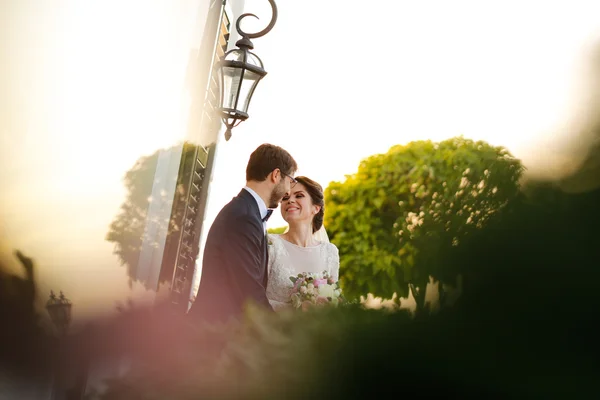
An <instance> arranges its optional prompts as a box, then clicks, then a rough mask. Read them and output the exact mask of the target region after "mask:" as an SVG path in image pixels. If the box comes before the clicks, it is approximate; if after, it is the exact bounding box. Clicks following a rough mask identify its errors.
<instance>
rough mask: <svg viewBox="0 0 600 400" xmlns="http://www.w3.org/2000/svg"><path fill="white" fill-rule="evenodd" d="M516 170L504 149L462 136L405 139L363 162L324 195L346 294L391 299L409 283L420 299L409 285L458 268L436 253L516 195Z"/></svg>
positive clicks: (445, 276)
mask: <svg viewBox="0 0 600 400" xmlns="http://www.w3.org/2000/svg"><path fill="white" fill-rule="evenodd" d="M522 171H523V167H522V166H521V163H520V162H519V161H518V160H517V159H515V158H514V157H512V156H511V155H510V154H509V152H508V151H507V150H506V149H504V148H502V147H494V146H491V145H489V144H487V143H485V142H481V141H477V142H476V141H473V140H468V139H464V138H462V137H457V138H453V139H449V140H445V141H443V142H440V143H434V142H431V141H417V142H411V143H409V144H407V145H406V146H394V147H392V148H391V149H390V150H389V151H388V152H387V153H385V154H377V155H374V156H371V157H369V158H367V159H365V160H363V161H362V162H361V164H360V166H359V168H358V172H357V173H355V174H353V175H348V176H347V177H346V180H345V181H344V182H332V183H331V184H330V185H329V186H328V187H327V189H326V193H325V199H326V200H325V201H326V204H327V212H326V214H325V225H326V226H327V230H328V233H329V236H330V238H331V241H332V242H333V243H335V244H336V245H337V246H338V248H339V250H340V255H341V257H340V261H341V265H340V283H341V286H342V288H343V289H344V291H345V293H346V295H347V296H348V297H357V296H359V295H364V294H366V293H373V294H374V295H376V296H381V297H384V298H390V297H391V296H392V294H393V293H394V292H396V293H397V294H398V295H399V296H406V295H407V289H408V288H409V287H410V288H411V289H413V295H414V296H415V299H416V300H417V304H418V306H419V305H422V304H423V301H424V298H423V297H424V296H421V295H419V292H417V291H416V290H414V288H415V286H416V287H420V288H421V289H424V288H425V285H426V283H427V281H428V279H429V276H433V277H434V278H435V279H440V280H442V281H446V282H453V281H454V279H455V278H456V276H457V274H458V273H459V272H460V271H458V270H455V269H453V268H451V266H450V265H448V263H443V262H441V258H442V257H443V256H444V254H445V252H446V251H448V250H449V249H451V248H452V247H454V246H458V245H460V243H461V241H462V240H463V238H464V237H466V236H467V235H471V234H473V232H475V231H477V230H479V229H481V228H483V227H484V226H486V224H487V223H488V222H489V221H490V220H491V219H492V218H493V217H494V216H495V215H497V214H498V213H499V212H500V211H501V210H503V209H504V208H505V207H506V206H507V204H509V202H510V201H511V200H512V199H514V198H515V197H516V196H517V195H518V193H519V179H520V177H521V174H522ZM407 284H409V285H407ZM424 292H425V290H421V291H420V293H424Z"/></svg>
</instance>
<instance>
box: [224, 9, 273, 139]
mask: <svg viewBox="0 0 600 400" xmlns="http://www.w3.org/2000/svg"><path fill="white" fill-rule="evenodd" d="M269 3H270V4H271V8H272V10H273V16H272V17H271V22H270V23H269V25H268V26H267V27H266V28H265V29H263V30H262V31H260V32H256V33H246V32H244V31H243V30H242V29H241V28H240V22H241V21H242V19H244V17H247V16H253V17H255V18H258V17H257V16H256V15H254V14H249V13H246V14H242V15H240V16H239V18H238V19H237V21H236V24H235V28H236V30H237V32H238V33H239V34H240V36H241V37H242V38H241V39H240V40H238V41H237V42H236V44H235V45H236V46H237V47H238V48H237V49H233V50H230V51H228V52H227V53H225V56H224V57H223V60H222V61H221V74H220V75H221V118H222V119H223V123H224V124H225V126H226V127H227V130H226V131H225V140H229V139H230V138H231V129H232V128H234V127H236V126H238V125H239V124H240V122H242V121H245V120H246V119H247V118H248V117H249V115H248V107H249V106H250V100H251V99H252V95H253V94H254V90H255V89H256V86H257V85H258V82H259V81H260V80H261V79H262V78H263V77H264V76H265V75H266V74H267V71H265V70H264V68H263V62H262V61H261V59H260V58H259V57H258V56H257V55H256V54H254V53H252V52H251V51H250V50H252V49H254V44H252V41H250V39H255V38H259V37H261V36H264V35H266V34H267V33H269V31H270V30H271V29H273V26H275V22H276V21H277V5H276V4H275V0H269Z"/></svg>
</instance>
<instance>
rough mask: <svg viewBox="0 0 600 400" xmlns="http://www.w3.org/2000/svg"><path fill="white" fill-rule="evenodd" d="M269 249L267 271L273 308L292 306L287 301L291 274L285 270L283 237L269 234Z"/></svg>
mask: <svg viewBox="0 0 600 400" xmlns="http://www.w3.org/2000/svg"><path fill="white" fill-rule="evenodd" d="M267 243H268V246H267V250H268V252H269V263H268V265H267V273H268V274H269V275H268V276H269V278H268V281H267V288H266V292H267V299H268V300H269V304H271V307H273V310H275V311H280V310H283V309H286V308H290V307H291V304H290V303H289V302H288V301H287V300H288V297H289V290H290V288H289V286H290V284H289V282H290V281H289V277H290V274H289V272H287V271H286V270H285V265H284V255H283V252H284V251H285V250H284V249H283V246H282V244H281V239H279V238H278V237H277V236H276V235H270V234H269V235H267Z"/></svg>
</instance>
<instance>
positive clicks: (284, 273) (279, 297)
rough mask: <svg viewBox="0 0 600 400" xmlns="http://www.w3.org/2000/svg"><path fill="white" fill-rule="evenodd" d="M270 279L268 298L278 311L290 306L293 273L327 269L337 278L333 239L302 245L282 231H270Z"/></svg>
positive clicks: (336, 253)
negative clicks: (285, 238) (316, 243)
mask: <svg viewBox="0 0 600 400" xmlns="http://www.w3.org/2000/svg"><path fill="white" fill-rule="evenodd" d="M268 250H269V265H268V273H269V279H268V283H267V298H268V299H269V302H270V303H271V306H273V308H274V309H275V310H276V311H277V310H278V309H281V308H286V307H290V304H289V299H290V294H291V293H290V292H291V290H292V286H293V285H292V281H291V280H290V277H291V276H296V275H298V274H299V273H303V272H323V271H327V273H329V274H330V275H331V276H332V277H333V279H334V280H336V281H337V280H338V277H339V269H340V257H339V252H338V249H337V247H336V246H335V245H334V244H333V243H320V244H319V245H318V246H314V247H299V246H296V245H294V244H292V243H289V242H286V241H285V240H284V239H282V238H281V237H280V236H279V235H274V234H269V235H268Z"/></svg>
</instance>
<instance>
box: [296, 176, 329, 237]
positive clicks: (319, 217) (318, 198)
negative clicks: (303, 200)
mask: <svg viewBox="0 0 600 400" xmlns="http://www.w3.org/2000/svg"><path fill="white" fill-rule="evenodd" d="M296 181H297V182H298V183H301V184H302V185H303V186H304V187H305V188H306V191H307V192H308V194H309V196H310V198H311V200H312V203H313V204H314V205H316V206H320V207H321V209H320V210H319V212H318V213H316V214H315V216H314V217H313V220H312V227H313V229H312V230H313V233H315V232H316V231H318V230H319V229H321V227H322V226H323V216H324V215H325V200H324V197H323V187H322V186H321V185H319V184H318V183H317V182H315V181H313V180H312V179H310V178H307V177H306V176H297V177H296Z"/></svg>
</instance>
